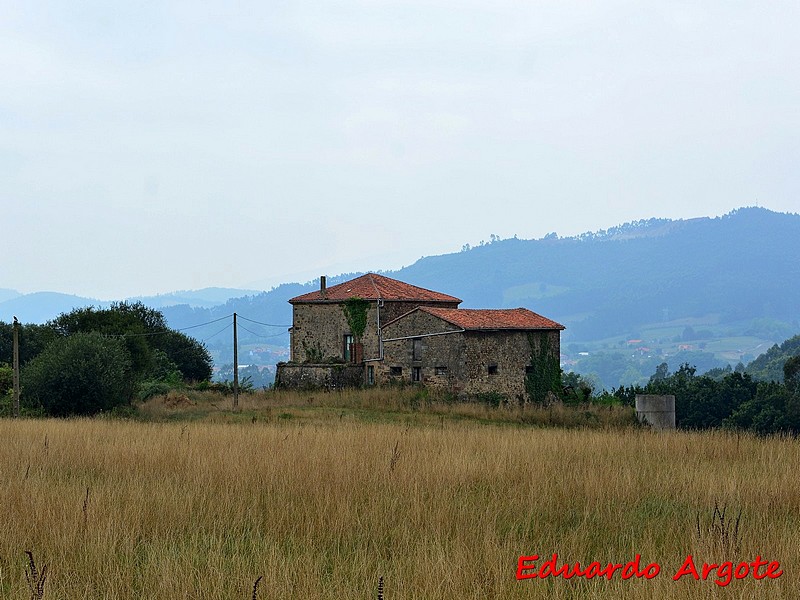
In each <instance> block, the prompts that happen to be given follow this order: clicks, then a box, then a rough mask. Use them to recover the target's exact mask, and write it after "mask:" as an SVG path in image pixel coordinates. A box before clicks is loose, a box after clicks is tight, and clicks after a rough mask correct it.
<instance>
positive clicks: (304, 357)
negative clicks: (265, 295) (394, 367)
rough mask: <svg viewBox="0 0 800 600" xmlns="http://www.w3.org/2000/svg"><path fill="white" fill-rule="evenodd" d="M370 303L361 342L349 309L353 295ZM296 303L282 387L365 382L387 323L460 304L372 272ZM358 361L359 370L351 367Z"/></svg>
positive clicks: (279, 374)
mask: <svg viewBox="0 0 800 600" xmlns="http://www.w3.org/2000/svg"><path fill="white" fill-rule="evenodd" d="M354 297H357V298H361V299H363V300H366V301H367V302H368V307H367V327H366V329H365V331H364V335H363V336H362V338H361V342H360V345H358V344H356V340H355V339H354V336H353V332H352V331H350V327H349V325H348V323H347V318H346V316H345V312H344V310H343V307H344V305H345V302H346V301H347V300H348V299H350V298H354ZM289 303H290V304H291V305H292V327H291V328H290V329H289V333H290V338H291V339H290V358H289V362H288V363H281V364H279V365H278V371H277V374H276V377H275V383H276V385H277V386H286V387H305V386H313V385H322V386H330V385H333V386H336V387H339V385H348V384H349V383H351V382H353V381H354V380H356V381H357V382H358V383H363V382H364V381H365V379H364V377H365V370H364V365H363V363H364V360H371V359H375V358H377V357H379V356H380V352H381V349H380V346H381V344H380V336H381V326H382V324H383V323H387V322H389V321H391V320H394V319H396V318H397V317H399V316H400V315H403V314H405V313H407V312H409V311H410V310H413V309H415V308H417V307H419V306H429V307H439V308H457V307H458V305H459V304H460V303H461V300H460V299H459V298H455V297H453V296H448V295H447V294H441V293H439V292H434V291H431V290H427V289H425V288H421V287H417V286H415V285H410V284H408V283H404V282H402V281H398V280H396V279H392V278H390V277H385V276H383V275H378V274H376V273H367V274H366V275H362V276H361V277H357V278H355V279H352V280H350V281H346V282H344V283H340V284H338V285H333V286H331V287H327V285H326V279H325V277H320V288H319V290H316V291H313V292H310V293H308V294H303V295H301V296H297V297H295V298H292V299H291V300H289ZM343 365H355V366H357V367H358V368H357V369H354V368H352V367H349V368H346V367H344V366H343Z"/></svg>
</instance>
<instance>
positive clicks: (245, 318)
mask: <svg viewBox="0 0 800 600" xmlns="http://www.w3.org/2000/svg"><path fill="white" fill-rule="evenodd" d="M236 316H237V317H239V318H240V319H244V320H245V321H250V322H251V323H255V324H256V325H264V326H265V327H291V325H275V324H274V323H262V322H261V321H256V320H254V319H248V318H247V317H245V316H244V315H240V314H239V313H236Z"/></svg>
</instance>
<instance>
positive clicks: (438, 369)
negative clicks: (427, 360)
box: [434, 367, 447, 376]
mask: <svg viewBox="0 0 800 600" xmlns="http://www.w3.org/2000/svg"><path fill="white" fill-rule="evenodd" d="M434 373H436V374H437V375H440V376H444V375H447V367H436V369H435V370H434Z"/></svg>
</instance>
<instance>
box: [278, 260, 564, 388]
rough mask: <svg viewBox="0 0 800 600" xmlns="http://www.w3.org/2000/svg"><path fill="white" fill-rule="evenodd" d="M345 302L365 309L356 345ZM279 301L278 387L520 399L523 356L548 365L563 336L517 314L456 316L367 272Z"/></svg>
mask: <svg viewBox="0 0 800 600" xmlns="http://www.w3.org/2000/svg"><path fill="white" fill-rule="evenodd" d="M354 297H357V298H361V299H363V300H366V301H367V303H368V304H367V328H366V330H365V332H364V335H363V337H362V340H361V342H362V346H363V347H358V346H357V345H354V341H355V340H354V339H353V334H352V332H351V331H350V328H349V326H348V322H347V318H346V317H345V313H344V310H343V307H344V304H345V302H346V301H347V300H349V299H351V298H354ZM289 302H290V303H291V304H292V308H293V322H292V328H291V330H290V331H291V360H290V362H289V363H282V364H281V365H279V367H278V374H277V376H276V385H278V386H286V387H298V386H312V385H326V386H339V385H349V384H359V383H367V384H368V385H371V384H376V383H377V384H380V383H385V382H388V381H399V380H404V381H409V382H418V383H424V384H426V385H431V386H436V387H441V388H446V389H448V390H449V391H451V392H454V393H456V394H458V395H472V394H477V393H482V392H498V393H501V394H505V395H506V396H508V397H509V398H510V397H519V398H523V397H524V394H525V376H526V373H527V371H528V369H529V368H530V365H531V360H532V359H531V355H532V352H534V351H539V350H540V349H543V350H545V351H546V352H547V353H548V354H549V355H550V356H554V357H556V358H558V356H559V352H560V333H561V330H562V329H564V326H563V325H560V324H559V323H556V322H555V321H551V320H550V319H547V318H545V317H542V316H541V315H537V314H536V313H534V312H532V311H530V310H527V309H525V308H514V309H503V310H488V309H487V310H472V309H459V308H458V305H459V304H460V303H461V300H459V299H458V298H455V297H453V296H449V295H447V294H442V293H440V292H434V291H431V290H428V289H425V288H421V287H417V286H414V285H410V284H407V283H403V282H402V281H397V280H396V279H391V278H389V277H385V276H383V275H377V274H375V273H368V274H366V275H362V276H361V277H357V278H356V279H353V280H351V281H347V282H345V283H341V284H339V285H335V286H331V287H329V288H328V287H327V286H326V285H325V278H324V277H323V278H320V289H319V290H317V291H314V292H311V293H308V294H303V295H301V296H297V297H295V298H292V299H291V300H289Z"/></svg>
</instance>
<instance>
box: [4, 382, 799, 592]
mask: <svg viewBox="0 0 800 600" xmlns="http://www.w3.org/2000/svg"><path fill="white" fill-rule="evenodd" d="M265 402H266V401H265V400H263V399H259V398H244V399H243V410H242V411H241V412H239V413H232V412H230V411H229V410H228V409H227V408H226V407H221V406H213V407H207V410H205V411H202V410H200V408H199V405H198V404H197V403H196V402H193V401H187V399H186V398H177V399H176V398H173V399H172V400H171V401H168V400H165V399H164V398H160V399H154V400H153V401H152V402H151V403H150V405H149V406H148V407H144V408H145V409H147V410H143V412H144V413H146V414H147V415H148V420H147V421H142V420H130V421H123V420H115V419H105V418H98V419H92V420H20V421H14V420H2V421H0V439H2V440H3V443H2V444H0V473H2V479H0V506H2V507H3V512H4V516H3V519H2V521H1V522H2V527H0V597H2V598H9V599H18V598H19V599H27V598H30V597H31V592H30V590H29V585H28V582H27V581H26V575H25V570H26V567H27V568H30V567H29V564H28V558H27V556H26V554H25V552H26V551H31V552H32V554H33V556H34V559H35V561H36V566H37V568H38V570H40V571H41V570H42V569H43V566H44V565H47V577H46V580H45V582H44V586H43V590H44V593H43V595H42V597H43V598H44V599H46V600H56V599H59V600H60V599H64V600H67V599H68V600H76V599H82V598H105V599H118V600H127V599H131V600H133V599H165V598H170V599H182V598H186V599H189V598H191V599H207V600H212V599H214V600H217V599H241V600H247V599H250V598H253V597H257V598H260V599H263V600H266V599H270V600H272V599H289V598H324V599H331V600H334V599H336V600H341V599H349V598H363V599H367V598H376V597H377V596H378V582H379V578H381V577H382V578H383V582H384V596H383V597H384V598H385V599H386V600H399V599H418V600H423V599H438V598H448V599H451V598H458V599H464V598H474V599H479V598H481V599H482V598H497V599H500V598H503V599H505V598H512V599H513V598H520V599H521V598H525V599H530V598H556V599H559V598H576V599H577V598H637V599H638V598H652V599H656V598H659V599H661V598H712V597H713V598H793V597H797V595H798V593H800V555H798V553H797V532H798V531H799V530H800V479H798V477H797V470H798V466H800V443H799V442H798V441H797V440H793V439H788V438H771V439H759V438H755V437H751V436H746V435H736V434H732V433H726V432H710V433H687V432H670V433H663V434H659V433H653V432H651V431H649V430H646V429H642V428H639V427H635V426H620V425H611V424H607V425H600V426H598V427H597V428H594V429H588V428H572V429H556V428H545V427H533V426H530V425H524V424H521V423H522V420H521V419H516V420H515V418H513V416H512V417H509V415H508V414H505V415H504V414H502V413H503V411H504V410H507V409H502V408H499V409H490V408H486V407H484V408H476V407H473V408H472V409H469V410H468V409H462V410H459V409H456V408H453V407H449V408H448V407H444V406H442V407H439V408H438V409H437V408H436V407H428V408H425V407H424V406H423V407H421V408H419V409H417V410H411V409H408V408H407V407H406V408H403V407H402V406H399V405H398V406H396V407H394V408H392V407H390V406H389V407H385V410H383V411H382V412H381V411H377V410H374V408H373V407H371V405H370V403H369V402H368V401H364V402H361V403H360V408H359V407H358V406H357V405H356V404H358V403H353V402H351V403H350V404H347V405H345V406H340V407H337V402H336V401H335V398H334V399H330V398H326V399H322V400H320V399H319V398H316V399H315V398H313V397H311V400H310V401H309V400H307V399H306V400H305V401H304V403H303V404H301V403H300V402H299V401H297V402H296V404H295V405H292V403H293V402H294V401H293V400H292V398H290V397H286V398H283V399H282V400H280V399H279V400H276V401H275V402H274V405H271V406H268V405H265V404H264V403H265ZM148 411H149V412H148ZM494 413H497V414H494ZM599 419H600V417H598V418H597V419H595V421H598V420H599ZM715 507H716V508H717V509H719V511H722V510H724V516H723V517H722V518H721V517H720V512H719V511H715ZM553 553H558V557H559V561H565V562H567V563H570V564H572V563H574V562H576V561H580V562H581V564H582V565H584V564H587V563H589V562H591V561H599V562H600V563H603V564H604V565H605V564H607V563H609V562H612V563H623V564H624V563H626V562H628V561H631V560H633V559H634V557H635V556H636V555H637V554H639V555H641V567H642V568H644V567H645V565H647V564H649V563H655V564H657V565H659V566H660V573H659V574H658V575H657V576H655V577H653V578H652V579H645V578H636V577H634V578H630V579H622V578H621V577H620V576H619V575H620V573H619V572H618V573H617V574H616V575H615V576H613V577H612V579H611V580H607V579H604V578H602V577H594V578H591V579H589V578H586V577H576V578H573V579H569V580H566V579H563V578H561V577H559V578H554V577H549V578H546V579H526V580H517V577H516V575H517V567H518V559H519V557H520V556H521V555H534V554H538V555H541V556H542V557H543V559H542V560H544V558H550V557H551V556H552V554H553ZM689 554H691V555H693V556H694V558H695V560H696V562H697V565H698V568H700V567H701V565H702V563H703V562H709V563H711V562H713V563H722V562H724V561H733V563H734V565H735V564H737V563H739V562H740V561H744V562H751V561H754V560H756V557H757V556H760V557H762V558H763V560H765V561H779V562H780V569H781V570H782V571H783V574H782V575H781V576H779V577H777V578H774V579H770V578H764V579H762V580H756V579H755V578H754V577H753V576H752V570H751V573H750V574H749V575H748V576H747V577H746V578H743V579H733V580H732V581H731V582H730V583H729V585H727V586H719V585H717V584H716V583H714V581H713V580H714V579H716V578H717V577H718V574H716V571H715V574H712V575H711V576H710V577H709V579H708V580H705V581H703V580H700V581H696V580H694V579H693V578H692V577H691V576H689V575H687V576H685V577H683V578H682V579H681V580H680V581H673V579H672V577H673V575H674V574H675V573H676V571H677V570H678V569H679V568H680V567H681V564H682V563H683V562H684V560H685V559H686V557H687V555H689ZM540 562H541V561H540ZM765 569H766V567H765V568H762V569H761V573H762V574H763V573H764V571H765ZM259 577H262V579H260V581H259V583H258V587H257V590H256V591H255V594H254V591H253V587H254V583H255V582H256V580H257V579H258V578H259Z"/></svg>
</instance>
